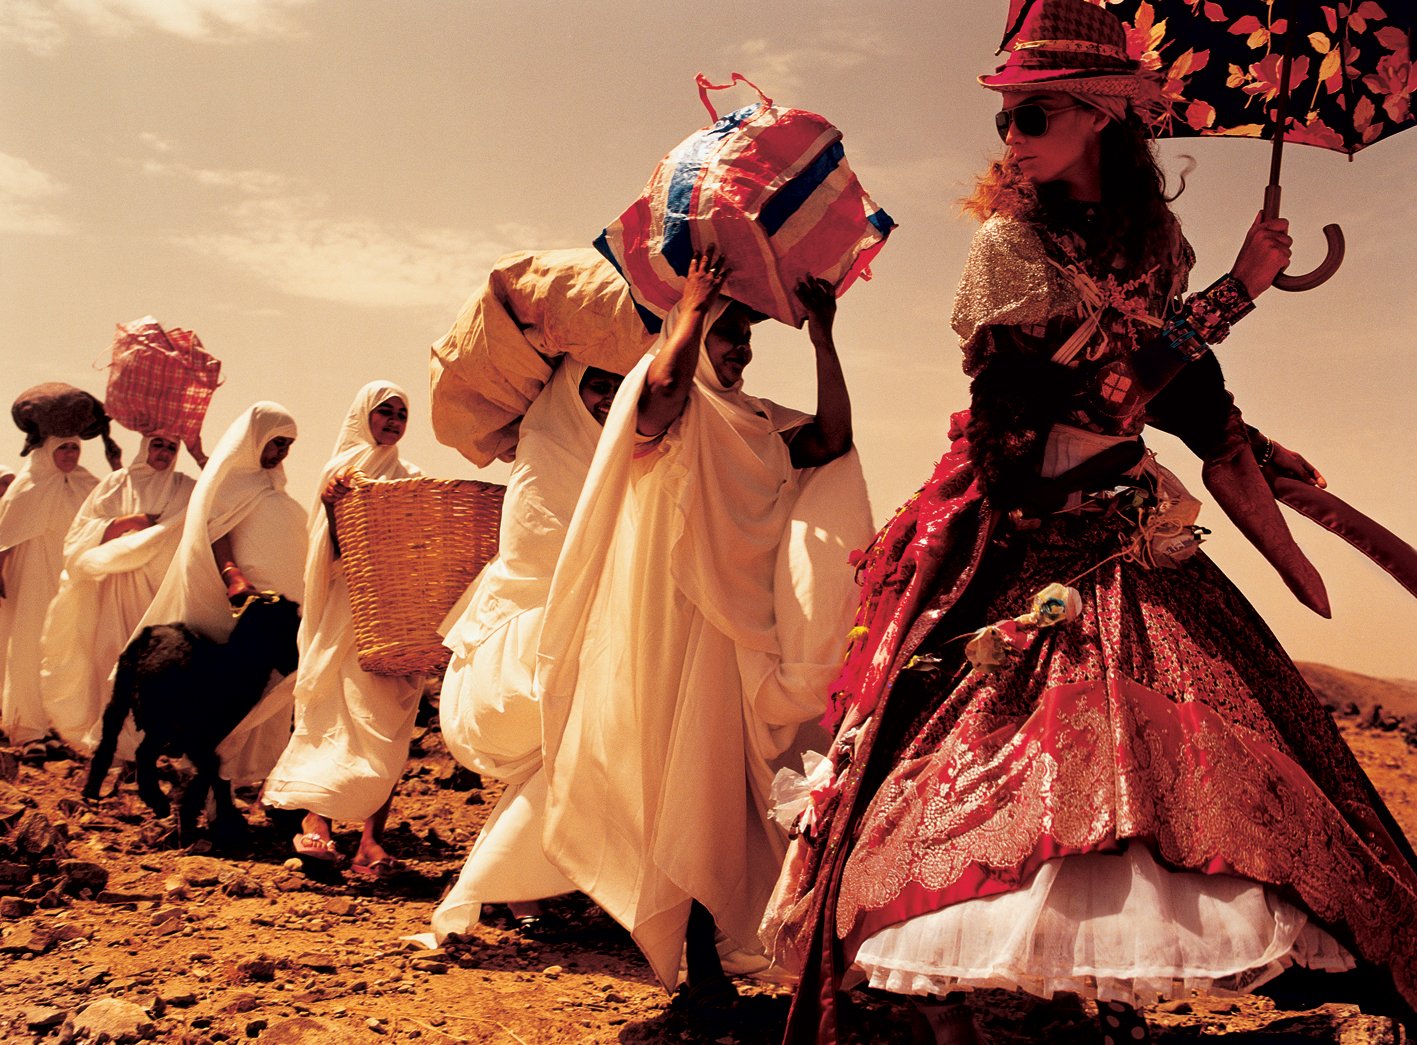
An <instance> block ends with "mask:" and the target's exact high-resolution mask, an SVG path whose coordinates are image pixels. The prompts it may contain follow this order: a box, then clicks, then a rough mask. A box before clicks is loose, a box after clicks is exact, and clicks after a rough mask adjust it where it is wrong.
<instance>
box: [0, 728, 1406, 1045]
mask: <svg viewBox="0 0 1417 1045" xmlns="http://www.w3.org/2000/svg"><path fill="white" fill-rule="evenodd" d="M1345 729H1346V732H1347V733H1348V735H1349V739H1350V742H1351V743H1352V744H1353V747H1354V749H1355V751H1356V752H1357V754H1358V757H1359V758H1360V759H1361V760H1362V761H1363V763H1364V765H1365V767H1367V769H1368V771H1369V773H1370V774H1371V775H1372V776H1373V778H1374V782H1375V783H1376V784H1377V786H1378V787H1379V789H1380V790H1382V791H1383V792H1384V793H1385V794H1386V795H1387V796H1388V799H1389V801H1390V803H1391V804H1392V806H1393V808H1394V811H1395V812H1396V813H1397V815H1398V816H1399V819H1401V820H1402V821H1403V823H1404V826H1405V827H1406V829H1407V830H1408V831H1409V833H1411V834H1412V835H1413V836H1414V837H1417V752H1412V751H1410V749H1408V748H1407V747H1406V745H1405V744H1404V743H1403V742H1402V739H1401V737H1400V736H1399V735H1398V734H1396V733H1381V732H1375V731H1366V730H1357V729H1355V728H1351V723H1349V724H1346V725H1345ZM415 749H416V750H415V755H414V758H413V761H412V763H411V765H410V768H409V772H408V775H407V776H406V777H405V781H404V784H403V786H402V788H401V790H400V793H399V796H398V798H397V800H396V802H395V806H394V815H393V817H392V818H391V821H390V822H391V823H393V824H396V825H397V826H396V827H395V828H394V829H393V830H392V831H391V832H390V838H389V848H390V849H391V850H392V851H393V852H394V853H395V854H396V855H398V856H399V857H400V858H402V859H404V860H405V861H407V863H408V871H407V872H406V873H405V874H404V875H403V876H401V877H400V878H398V879H396V880H393V881H388V882H379V883H373V884H371V883H369V882H366V881H363V880H352V878H345V877H342V876H341V875H340V874H338V873H329V872H324V873H320V868H319V867H307V868H304V869H302V868H300V867H298V866H287V859H288V858H289V856H290V853H289V850H288V844H289V839H288V837H285V836H283V835H282V836H281V837H277V835H276V832H275V829H274V828H273V827H272V826H271V825H269V824H268V823H267V822H266V821H265V819H264V817H263V816H262V815H261V814H260V812H259V811H258V810H255V809H248V815H249V818H250V820H251V822H252V825H253V828H254V829H255V839H256V849H255V852H254V853H253V854H252V856H251V858H249V859H245V860H239V861H237V860H226V859H216V858H214V857H213V856H211V855H208V854H206V853H203V852H200V851H199V850H200V849H201V848H202V846H201V844H200V843H199V844H198V846H197V847H195V849H187V850H184V849H180V848H176V847H175V842H174V840H173V839H172V838H171V837H170V829H169V827H168V826H167V825H166V824H162V823H156V822H154V821H153V820H152V819H151V817H150V814H149V813H148V812H147V810H146V808H145V807H144V806H143V805H142V804H141V802H140V801H139V800H138V799H137V796H136V794H135V793H134V791H133V788H132V785H131V784H124V785H123V786H122V787H121V788H120V789H119V791H118V793H117V794H116V795H115V796H114V797H112V798H108V799H105V800H104V801H103V802H102V803H100V804H99V805H97V806H94V807H90V806H87V805H84V804H83V803H80V802H78V801H76V796H77V794H78V790H79V787H80V785H81V783H82V771H83V768H84V767H83V765H82V764H81V763H78V762H74V761H67V760H63V759H59V760H51V761H46V762H43V763H39V764H20V763H19V762H18V761H17V760H16V759H15V758H14V757H13V752H10V753H9V754H8V755H7V754H6V753H4V752H0V1037H3V1039H4V1040H6V1041H32V1040H36V1041H37V1040H44V1041H60V1040H74V1039H75V1038H76V1037H77V1038H83V1037H87V1038H89V1039H90V1040H93V1039H96V1038H97V1037H99V1034H100V1030H99V1021H100V1019H111V1020H112V1021H113V1022H112V1023H111V1024H108V1025H107V1026H108V1027H109V1031H108V1032H109V1033H110V1035H112V1036H115V1037H118V1036H123V1035H128V1036H130V1040H146V1039H155V1040H164V1041H175V1042H194V1043H195V1042H213V1041H231V1042H240V1041H256V1042H261V1043H293V1042H302V1043H316V1042H350V1041H367V1042H378V1041H419V1042H427V1043H430V1045H432V1043H442V1042H454V1041H458V1042H461V1041H467V1042H489V1043H498V1045H518V1043H522V1045H559V1043H582V1042H625V1043H648V1042H714V1043H719V1045H730V1043H767V1042H775V1041H777V1040H779V1039H780V1035H781V1031H782V1025H783V1021H784V1019H785V1017H786V1012H787V1004H788V995H787V993H786V992H785V991H784V990H783V989H782V988H778V987H772V986H768V985H755V984H751V983H744V984H742V985H741V988H740V989H741V990H742V992H743V994H744V995H745V1000H744V1001H743V1003H742V1004H741V1005H740V1007H739V1008H740V1011H739V1012H738V1014H737V1015H736V1016H735V1017H734V1018H733V1019H732V1020H729V1021H726V1022H723V1023H721V1024H718V1025H714V1026H707V1025H703V1024H701V1023H696V1022H695V1021H692V1020H688V1019H686V1018H684V1017H683V1016H681V1015H680V1014H679V1013H678V1011H677V1010H675V1009H671V1007H670V1005H669V999H668V998H667V997H666V995H665V994H664V992H663V991H662V990H661V989H660V988H659V987H658V986H657V985H656V984H654V983H653V982H652V980H651V977H650V975H649V971H648V968H647V966H646V965H645V963H644V962H643V960H642V959H641V958H640V957H639V954H638V952H637V951H636V950H635V948H634V946H633V944H632V943H631V942H630V940H629V938H628V936H627V935H626V934H625V933H624V932H623V931H621V930H620V929H619V927H618V926H616V925H614V924H613V923H612V922H611V921H610V920H609V919H608V918H606V917H605V916H604V915H603V914H601V913H600V912H599V911H598V910H596V909H595V908H594V907H593V906H592V905H590V904H589V903H587V902H586V901H584V900H582V899H577V898H568V899H565V900H563V901H560V902H558V904H557V905H556V909H557V911H558V913H560V914H561V915H563V916H564V918H565V919H566V922H567V924H568V926H569V928H570V930H571V931H570V932H569V933H568V935H567V937H566V939H565V940H564V941H562V942H550V941H536V940H528V939H524V938H523V937H521V936H520V935H519V934H518V933H516V932H515V931H513V930H512V929H511V928H510V925H509V923H508V921H507V919H506V914H505V911H504V910H502V909H501V908H496V907H494V908H491V909H489V911H488V912H487V913H486V916H485V917H484V924H483V925H481V926H479V927H478V929H477V931H476V936H475V939H474V940H472V941H470V942H469V943H468V945H467V946H465V947H460V948H456V949H453V950H451V951H433V952H430V951H427V950H424V949H422V948H419V947H417V946H415V945H413V944H410V943H408V942H406V941H405V940H404V937H406V936H409V935H412V934H414V933H420V932H426V931H427V929H428V918H429V915H430V913H431V911H432V909H433V906H434V905H435V903H436V901H437V898H438V897H439V895H440V894H441V893H442V891H443V889H444V888H445V887H446V885H447V884H448V883H449V882H450V881H451V879H452V878H453V876H455V875H456V873H457V870H458V868H459V867H460V866H461V863H462V859H463V856H464V854H465V852H466V850H467V848H468V846H470V844H471V842H472V840H473V838H474V837H475V835H476V833H477V830H478V829H479V827H480V825H481V823H482V821H483V819H484V818H485V816H486V814H487V811H488V809H489V808H490V804H491V803H492V802H493V801H495V798H496V791H495V788H494V787H492V786H489V787H488V788H486V789H477V788H470V784H471V781H470V780H469V775H468V774H467V773H466V772H465V771H462V770H460V769H458V768H457V767H456V766H455V765H454V764H453V763H452V762H451V761H450V760H449V758H448V757H447V755H446V753H445V752H444V750H443V748H442V745H441V742H440V739H439V737H438V734H437V733H436V731H428V732H426V733H424V734H423V736H422V738H421V739H420V740H419V741H418V742H416V744H415ZM340 826H342V827H345V828H346V829H347V830H346V831H345V832H344V833H341V834H340V835H338V836H337V839H338V841H339V842H340V844H341V848H342V849H344V851H345V852H347V853H348V852H352V851H353V848H354V844H355V840H356V838H355V834H354V833H353V832H352V831H350V830H348V828H351V827H353V826H354V825H340ZM1309 1000H1310V1001H1312V1002H1319V1001H1321V1000H1322V999H1319V998H1313V999H1309ZM973 1004H974V1007H975V1010H976V1013H977V1015H978V1016H979V1018H980V1020H981V1022H982V1023H983V1024H984V1026H985V1028H986V1029H987V1030H988V1031H989V1032H990V1035H991V1040H992V1041H995V1042H1000V1043H1025V1042H1040V1041H1047V1042H1056V1043H1059V1045H1067V1043H1071V1042H1078V1043H1081V1042H1091V1041H1093V1040H1094V1039H1095V1035H1094V1030H1093V1028H1094V1024H1093V1023H1092V1020H1091V1016H1090V1014H1089V1013H1088V1011H1086V1010H1085V1009H1084V1007H1082V1006H1081V1005H1077V1004H1064V1003H1056V1004H1052V1005H1046V1006H1045V1005H1029V1004H1025V1003H1024V1002H1021V1001H1019V1000H1018V999H1015V998H1012V997H1009V996H1006V995H999V994H993V993H989V992H980V993H979V994H978V995H976V996H975V999H974V1002H973ZM1148 1015H1149V1018H1150V1019H1151V1022H1152V1023H1153V1026H1154V1027H1155V1028H1156V1040H1157V1041H1159V1042H1183V1041H1185V1042H1193V1041H1208V1040H1215V1041H1221V1040H1223V1041H1224V1042H1225V1043H1227V1045H1231V1043H1235V1045H1239V1043H1246V1042H1280V1041H1313V1042H1338V1041H1342V1042H1344V1043H1350V1045H1356V1043H1362V1042H1384V1041H1393V1040H1396V1039H1395V1038H1393V1037H1392V1035H1391V1031H1390V1029H1389V1027H1388V1025H1387V1021H1385V1020H1382V1019H1379V1018H1377V1017H1370V1016H1365V1015H1362V1014H1361V1013H1359V1012H1358V1010H1357V1009H1356V1008H1355V1007H1354V1006H1351V1005H1344V1004H1339V1003H1335V1002H1330V1003H1327V1004H1321V1005H1318V1006H1317V1007H1316V1008H1313V1009H1311V1010H1308V1011H1302V1012H1280V1011H1276V1010H1275V1008H1274V1007H1273V1005H1272V1004H1271V1003H1270V1002H1269V1001H1267V1000H1265V999H1258V998H1244V999H1239V1000H1221V999H1216V998H1205V997H1200V998H1196V999H1194V1000H1192V1001H1188V1002H1176V1003H1171V1004H1169V1005H1167V1006H1162V1007H1161V1008H1160V1009H1158V1010H1153V1011H1151V1012H1150V1013H1149V1014H1148ZM908 1020H909V1007H908V1006H902V1005H898V1004H896V1003H894V1002H893V1001H892V1000H890V999H884V998H881V999H877V998H862V999H861V1000H860V1002H859V1009H858V1011H857V1012H856V1013H855V1019H854V1020H853V1026H854V1027H855V1028H856V1029H855V1030H854V1031H853V1037H852V1039H851V1040H853V1041H857V1042H884V1043H891V1042H907V1041H909V1040H910V1038H909V1030H908ZM86 1028H91V1029H86Z"/></svg>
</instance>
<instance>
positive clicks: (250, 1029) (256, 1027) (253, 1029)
mask: <svg viewBox="0 0 1417 1045" xmlns="http://www.w3.org/2000/svg"><path fill="white" fill-rule="evenodd" d="M269 1026H270V1021H269V1020H261V1019H256V1020H250V1021H248V1022H247V1024H246V1037H248V1038H259V1037H260V1036H261V1031H263V1030H265V1029H266V1028H267V1027H269Z"/></svg>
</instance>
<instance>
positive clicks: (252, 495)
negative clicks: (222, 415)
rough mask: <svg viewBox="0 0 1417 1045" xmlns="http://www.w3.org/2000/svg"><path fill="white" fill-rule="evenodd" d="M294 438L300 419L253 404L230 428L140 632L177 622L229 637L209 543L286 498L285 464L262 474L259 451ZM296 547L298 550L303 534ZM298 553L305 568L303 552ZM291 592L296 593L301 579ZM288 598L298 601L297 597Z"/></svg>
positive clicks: (205, 472)
mask: <svg viewBox="0 0 1417 1045" xmlns="http://www.w3.org/2000/svg"><path fill="white" fill-rule="evenodd" d="M296 434H297V432H296V427H295V419H294V418H293V417H291V416H290V413H289V411H287V410H286V409H285V407H283V406H281V405H280V404H279V403H270V402H261V403H256V404H255V405H253V406H251V407H250V408H249V409H248V410H247V411H246V412H245V413H244V414H242V415H241V416H240V417H238V418H237V419H236V420H235V421H233V422H232V423H231V427H230V428H228V429H227V430H226V432H225V434H223V435H222V437H221V440H220V441H219V442H218V443H217V446H216V449H215V450H213V451H212V454H211V457H210V459H208V461H207V466H206V467H205V468H204V469H203V470H202V477H201V478H200V479H199V480H198V481H197V486H196V488H195V489H194V490H193V491H192V500H191V502H190V503H189V504H188V507H187V520H186V522H185V523H184V524H183V527H182V541H181V543H180V544H179V546H178V549H177V554H176V555H175V556H174V557H173V560H172V565H171V566H170V567H169V568H168V571H167V576H166V577H164V578H163V581H162V587H161V588H159V589H158V593H157V595H156V596H155V597H154V598H153V603H152V605H151V606H150V607H149V608H148V612H147V613H145V614H144V615H143V619H142V621H141V623H139V625H138V627H137V629H135V633H136V631H141V630H142V629H143V628H144V627H146V626H147V625H149V624H166V623H169V622H171V621H179V620H180V621H182V622H184V623H185V624H187V625H189V626H190V627H192V628H195V629H196V630H197V631H199V632H201V633H202V634H204V635H208V636H210V637H211V638H214V639H217V640H218V641H224V640H225V639H226V637H227V635H229V634H230V633H231V628H232V620H231V613H230V606H229V604H228V603H227V600H226V588H225V585H223V584H222V580H221V576H220V574H219V573H218V572H217V566H216V560H215V558H213V556H212V542H213V541H215V540H216V539H217V538H219V537H224V536H225V535H227V534H229V533H230V532H231V531H232V530H233V529H234V528H235V527H236V526H237V524H238V523H240V522H241V521H242V520H243V519H244V518H245V517H246V516H247V515H249V514H250V513H251V511H252V510H253V509H255V508H256V506H257V505H258V504H259V503H260V502H261V501H262V500H263V499H266V498H269V497H272V496H284V492H285V467H284V465H279V464H278V465H276V466H275V467H274V468H262V467H261V451H262V450H264V449H265V446H266V444H267V443H268V442H270V441H271V440H272V439H276V438H279V437H285V438H288V439H294V438H295V437H296ZM297 511H298V509H297ZM291 543H293V544H296V545H298V544H299V532H298V531H297V533H296V540H295V541H293V542H291ZM293 550H294V549H292V550H291V551H293ZM274 551H276V552H280V551H283V549H274ZM298 551H299V554H300V561H302V562H303V560H304V549H303V548H299V549H298ZM288 587H289V588H291V589H298V587H299V580H298V573H297V574H296V579H295V582H294V583H292V584H290V585H288ZM283 594H285V595H287V596H290V597H292V598H297V599H298V597H299V594H300V593H299V592H298V591H297V590H290V591H284V592H283Z"/></svg>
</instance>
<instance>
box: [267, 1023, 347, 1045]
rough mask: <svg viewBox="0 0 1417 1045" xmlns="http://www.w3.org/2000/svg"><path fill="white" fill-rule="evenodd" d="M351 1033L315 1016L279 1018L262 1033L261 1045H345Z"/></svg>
mask: <svg viewBox="0 0 1417 1045" xmlns="http://www.w3.org/2000/svg"><path fill="white" fill-rule="evenodd" d="M348 1041H349V1035H348V1034H347V1033H342V1032H340V1031H338V1030H336V1029H335V1028H334V1027H332V1026H330V1025H329V1024H328V1023H326V1022H324V1021H323V1020H317V1019H315V1017H313V1016H295V1017H292V1018H291V1019H287V1020H278V1021H276V1022H275V1023H273V1024H271V1025H270V1026H269V1027H267V1028H266V1030H265V1031H263V1032H262V1033H261V1045H345V1043H346V1042H348Z"/></svg>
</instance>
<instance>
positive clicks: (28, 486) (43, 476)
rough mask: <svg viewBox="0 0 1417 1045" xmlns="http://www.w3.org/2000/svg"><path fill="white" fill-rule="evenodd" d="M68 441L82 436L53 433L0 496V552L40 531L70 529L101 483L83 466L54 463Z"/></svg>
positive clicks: (64, 531) (65, 530)
mask: <svg viewBox="0 0 1417 1045" xmlns="http://www.w3.org/2000/svg"><path fill="white" fill-rule="evenodd" d="M69 442H73V443H77V442H79V437H78V436H76V435H75V436H54V435H51V436H49V437H48V438H46V439H45V440H44V442H43V443H41V444H40V445H39V446H38V447H37V448H36V449H35V450H34V452H32V453H30V454H29V455H28V456H26V457H25V463H24V464H23V465H21V466H20V471H19V474H18V475H16V476H15V481H14V482H13V483H11V484H10V489H9V490H8V491H6V493H5V496H4V498H3V499H0V551H3V550H4V549H6V548H14V547H16V546H17V545H21V544H24V543H25V541H28V540H30V539H32V538H34V537H38V536H40V535H41V534H45V533H55V532H58V533H60V534H63V533H67V532H68V530H69V523H70V522H72V521H73V518H74V514H75V513H76V512H78V510H79V506H80V505H81V504H83V503H84V498H85V497H87V496H88V495H89V491H90V490H92V489H93V488H94V486H95V485H96V484H97V483H98V480H97V479H96V478H94V476H93V473H92V472H90V471H89V470H88V469H87V468H85V467H84V466H83V465H78V466H77V467H75V469H74V470H73V471H72V472H62V471H60V470H59V466H58V465H57V464H55V463H54V451H55V450H57V449H58V448H59V446H60V444H62V443H69ZM61 539H62V538H61Z"/></svg>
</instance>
